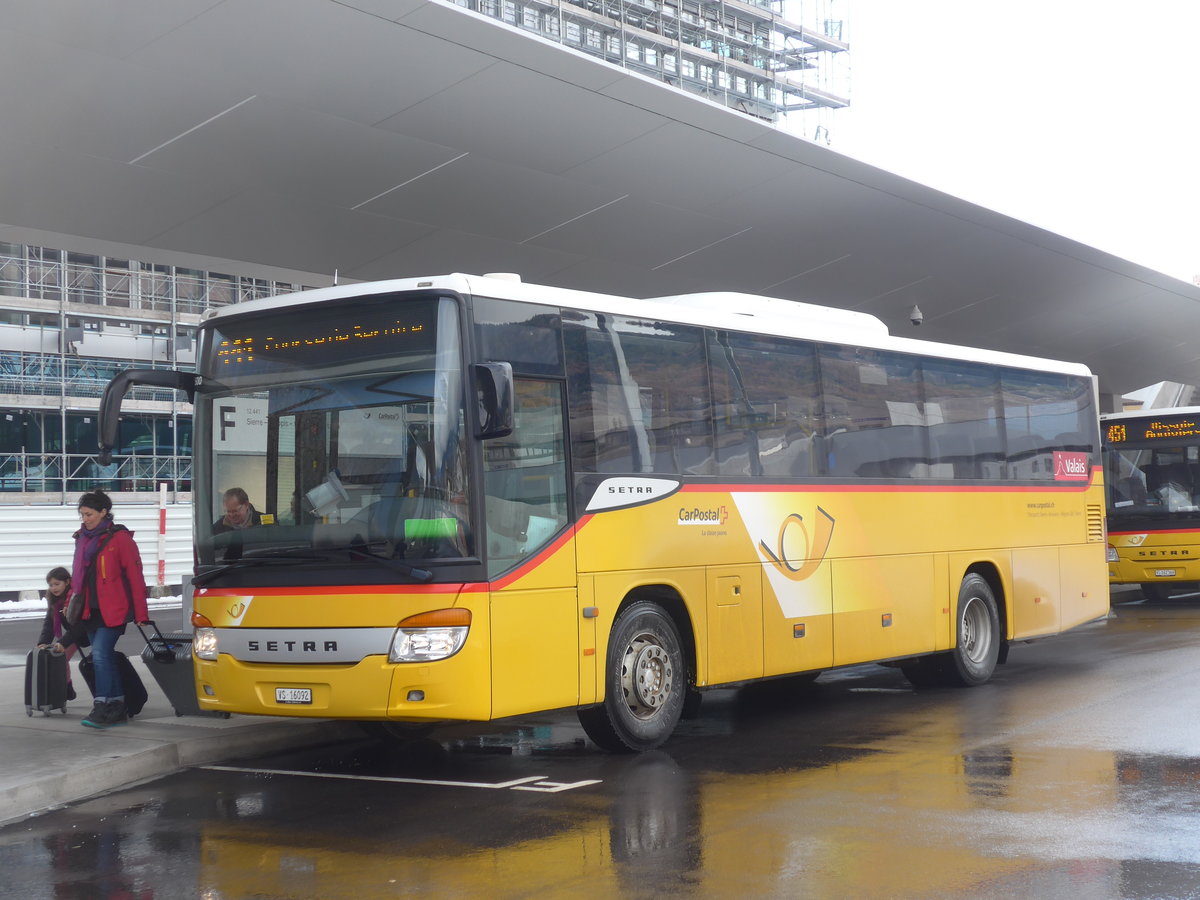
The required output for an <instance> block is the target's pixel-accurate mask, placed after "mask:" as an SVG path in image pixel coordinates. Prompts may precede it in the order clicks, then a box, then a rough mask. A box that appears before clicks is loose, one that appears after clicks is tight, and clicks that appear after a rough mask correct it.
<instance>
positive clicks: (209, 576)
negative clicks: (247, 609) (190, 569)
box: [192, 553, 323, 587]
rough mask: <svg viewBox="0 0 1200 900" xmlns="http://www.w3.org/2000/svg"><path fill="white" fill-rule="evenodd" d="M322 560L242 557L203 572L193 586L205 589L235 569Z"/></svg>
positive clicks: (311, 556) (310, 556)
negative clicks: (207, 585) (210, 583)
mask: <svg viewBox="0 0 1200 900" xmlns="http://www.w3.org/2000/svg"><path fill="white" fill-rule="evenodd" d="M322 558H323V557H320V556H313V555H311V553H310V555H308V556H296V555H293V554H287V555H279V554H263V555H257V556H242V557H239V558H238V559H234V560H230V561H229V562H227V563H225V564H224V565H221V566H217V567H216V568H215V569H209V570H208V571H207V572H201V573H200V574H199V575H196V576H195V577H194V578H192V584H193V585H194V586H197V587H203V586H204V585H206V584H208V583H209V582H210V581H212V580H213V579H214V578H216V577H217V576H218V575H223V574H225V573H226V572H229V571H231V570H233V569H246V568H250V567H253V566H256V565H280V564H286V565H293V564H295V563H302V562H315V561H318V560H320V559H322Z"/></svg>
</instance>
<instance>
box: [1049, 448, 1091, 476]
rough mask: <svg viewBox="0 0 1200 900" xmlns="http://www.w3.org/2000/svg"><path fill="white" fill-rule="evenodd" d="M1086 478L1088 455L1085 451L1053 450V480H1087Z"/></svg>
mask: <svg viewBox="0 0 1200 900" xmlns="http://www.w3.org/2000/svg"><path fill="white" fill-rule="evenodd" d="M1087 478H1088V455H1087V454H1086V453H1068V452H1066V451H1064V450H1055V451H1054V480H1055V481H1087Z"/></svg>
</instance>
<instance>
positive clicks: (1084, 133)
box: [803, 0, 1200, 281]
mask: <svg viewBox="0 0 1200 900" xmlns="http://www.w3.org/2000/svg"><path fill="white" fill-rule="evenodd" d="M803 2H810V0H803ZM826 2H828V3H829V4H830V6H831V7H832V9H833V10H834V11H835V13H836V15H838V16H839V17H843V18H845V20H846V22H847V25H848V27H847V31H846V33H845V37H846V38H847V39H848V40H849V41H850V43H851V53H850V96H851V107H850V108H849V109H848V110H844V111H841V112H838V113H837V114H835V115H834V116H833V119H832V122H831V125H830V130H831V134H832V142H831V144H830V146H831V147H833V148H834V149H835V150H838V151H840V152H842V153H846V154H849V155H851V156H855V157H857V158H859V159H862V160H864V161H866V162H869V163H872V164H873V165H877V166H880V167H881V168H884V169H888V170H890V171H893V172H896V173H897V174H900V175H903V176H905V177H908V178H912V179H913V180H916V181H920V182H923V183H925V184H928V185H930V186H932V187H936V188H938V189H940V190H944V191H946V192H948V193H951V194H955V195H957V196H959V197H962V198H963V199H966V200H970V201H972V202H974V203H978V204H980V205H983V206H987V207H990V208H992V209H995V210H997V211H999V212H1003V213H1006V214H1008V215H1011V216H1014V217H1015V218H1018V219H1022V220H1024V221H1026V222H1030V223H1032V224H1035V225H1039V226H1041V227H1043V228H1047V229H1049V230H1051V231H1055V232H1058V233H1059V234H1063V235H1065V236H1067V237H1070V238H1074V239H1075V240H1078V241H1082V242H1083V243H1086V244H1091V245H1092V246H1095V247H1098V248H1100V249H1102V250H1106V251H1108V252H1110V253H1114V254H1116V255H1118V256H1121V257H1124V258H1126V259H1129V260H1132V261H1134V262H1137V263H1141V264H1142V265H1146V266H1149V267H1151V268H1154V269H1158V270H1160V271H1162V272H1166V273H1167V274H1169V275H1173V276H1175V277H1177V278H1181V279H1184V280H1186V281H1191V280H1192V278H1193V276H1195V275H1198V274H1200V109H1198V108H1197V106H1198V104H1197V100H1198V98H1200V3H1197V2H1194V0H1127V2H1118V0H1040V2H1035V0H826Z"/></svg>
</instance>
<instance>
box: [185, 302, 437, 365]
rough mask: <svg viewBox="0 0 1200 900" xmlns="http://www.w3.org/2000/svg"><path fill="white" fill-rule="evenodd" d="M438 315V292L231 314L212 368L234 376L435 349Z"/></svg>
mask: <svg viewBox="0 0 1200 900" xmlns="http://www.w3.org/2000/svg"><path fill="white" fill-rule="evenodd" d="M437 317H438V301H437V300H436V299H434V298H420V299H416V300H406V301H404V302H402V303H397V302H391V303H388V302H386V301H381V300H380V299H379V298H373V299H372V300H371V301H359V302H354V301H350V302H341V303H337V304H329V305H323V306H315V305H314V306H310V307H299V308H296V309H280V310H276V311H275V312H274V313H272V314H271V315H256V316H253V317H250V316H247V317H246V318H245V319H240V320H234V319H231V320H230V321H229V322H228V323H222V324H221V325H220V326H219V327H218V329H217V331H216V332H215V333H214V334H213V339H212V341H211V344H210V346H211V350H210V352H209V355H208V361H207V362H208V366H207V368H208V373H209V374H211V375H214V376H216V377H218V378H230V377H235V376H243V375H263V374H267V373H270V372H278V371H281V370H282V369H291V368H296V367H303V368H313V367H321V366H327V365H336V364H339V363H345V362H357V361H364V360H369V359H377V358H382V357H389V356H406V355H411V354H427V353H432V352H433V350H434V348H435V345H436V338H437Z"/></svg>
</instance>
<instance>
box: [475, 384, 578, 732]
mask: <svg viewBox="0 0 1200 900" xmlns="http://www.w3.org/2000/svg"><path fill="white" fill-rule="evenodd" d="M562 391H563V388H562V384H561V383H559V382H550V381H534V380H530V379H523V378H518V379H517V380H516V383H515V386H514V400H515V402H514V410H513V431H512V433H511V434H510V435H508V436H506V437H503V438H492V439H489V440H487V441H485V442H484V445H483V457H484V464H483V471H484V476H483V478H484V493H485V506H486V509H485V522H486V528H485V535H486V536H485V550H486V553H487V559H488V578H489V579H490V581H491V590H492V594H491V638H492V716H493V717H497V718H498V717H501V716H512V715H518V714H520V713H525V712H530V711H534V710H542V709H555V708H558V707H564V706H574V705H576V703H578V702H579V670H580V663H579V660H580V650H579V647H580V643H579V639H580V634H579V632H580V629H581V628H582V627H584V626H583V625H581V624H580V623H581V622H582V619H581V618H580V612H579V609H578V602H577V596H576V594H577V592H576V575H575V552H574V548H573V547H572V546H571V545H570V544H569V543H568V542H565V541H563V540H560V538H561V537H562V532H563V529H564V528H566V525H567V522H568V501H567V461H566V448H565V442H564V434H565V432H564V429H563V397H562ZM589 621H591V620H589ZM589 646H594V644H591V645H589Z"/></svg>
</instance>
